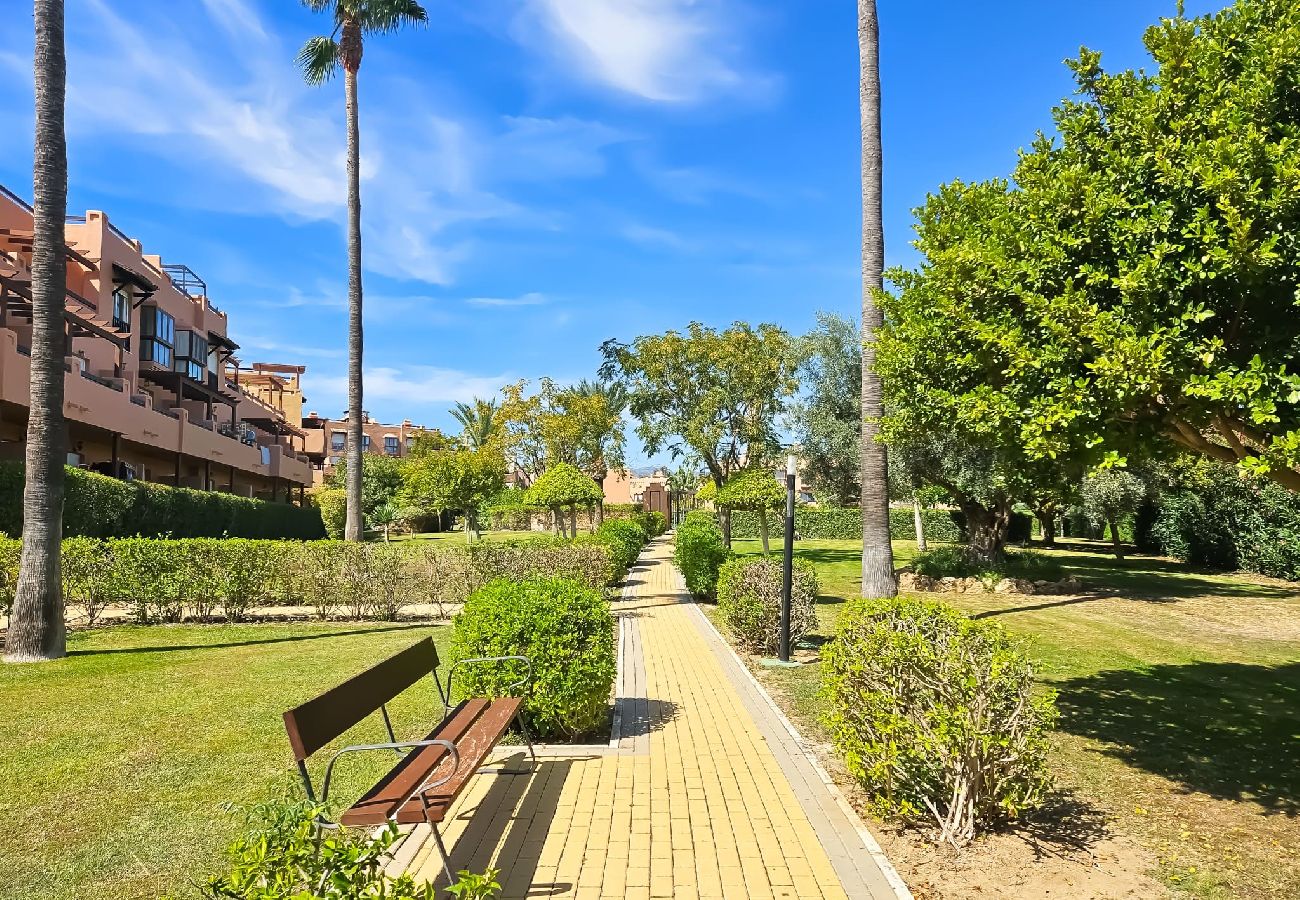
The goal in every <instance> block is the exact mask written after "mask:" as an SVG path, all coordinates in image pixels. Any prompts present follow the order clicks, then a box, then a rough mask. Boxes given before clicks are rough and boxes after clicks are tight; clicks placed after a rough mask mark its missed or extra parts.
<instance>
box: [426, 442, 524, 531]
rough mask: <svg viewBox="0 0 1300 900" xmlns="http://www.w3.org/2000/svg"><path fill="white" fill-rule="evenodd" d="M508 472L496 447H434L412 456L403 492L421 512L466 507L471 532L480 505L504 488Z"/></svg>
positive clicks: (464, 508)
mask: <svg viewBox="0 0 1300 900" xmlns="http://www.w3.org/2000/svg"><path fill="white" fill-rule="evenodd" d="M505 475H506V463H505V459H504V457H502V456H501V454H500V453H499V452H497V451H496V450H494V449H491V448H488V449H484V450H433V451H430V452H428V453H424V454H421V455H419V456H414V457H411V458H410V460H409V462H408V463H407V466H406V478H405V482H404V485H403V489H402V495H401V496H402V500H403V502H405V503H406V504H408V505H410V506H413V507H415V508H417V509H419V510H420V511H421V512H440V511H443V510H462V511H463V512H464V513H465V532H466V535H467V536H469V535H470V534H472V533H473V532H474V531H476V530H477V521H476V516H477V513H478V509H479V507H480V506H482V505H484V504H485V503H487V502H488V501H490V500H491V499H492V498H493V497H495V496H497V494H498V493H500V492H501V490H502V488H503V487H504V485H505Z"/></svg>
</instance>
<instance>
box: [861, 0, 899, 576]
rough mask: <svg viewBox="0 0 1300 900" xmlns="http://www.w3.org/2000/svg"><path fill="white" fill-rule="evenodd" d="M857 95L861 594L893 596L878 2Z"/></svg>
mask: <svg viewBox="0 0 1300 900" xmlns="http://www.w3.org/2000/svg"><path fill="white" fill-rule="evenodd" d="M858 58H859V70H858V88H859V89H858V97H859V104H860V108H861V119H862V394H861V398H860V399H861V406H862V408H861V410H860V420H861V422H862V435H861V438H860V441H861V448H862V450H861V476H860V482H861V485H860V496H861V507H862V595H863V596H864V597H893V596H896V595H897V594H898V581H897V579H895V578H894V550H893V544H892V543H891V542H890V537H889V466H888V465H887V460H886V452H885V445H884V444H883V443H882V442H881V440H880V437H881V435H880V418H881V416H882V415H883V414H884V411H885V407H884V404H885V397H884V388H883V386H882V384H881V374H880V370H879V369H878V368H877V367H876V338H877V335H878V334H879V332H880V328H881V326H882V325H883V324H884V317H883V314H882V312H881V309H880V306H879V305H878V303H877V297H878V296H879V294H880V293H881V291H882V290H883V289H884V270H885V220H884V213H883V204H884V187H885V168H884V150H883V146H882V142H881V136H880V22H879V19H878V17H877V15H876V0H858Z"/></svg>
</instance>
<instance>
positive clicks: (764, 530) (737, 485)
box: [718, 468, 786, 554]
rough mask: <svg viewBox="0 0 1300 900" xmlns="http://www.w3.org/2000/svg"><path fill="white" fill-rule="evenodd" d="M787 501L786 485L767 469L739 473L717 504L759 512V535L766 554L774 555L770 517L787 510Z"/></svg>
mask: <svg viewBox="0 0 1300 900" xmlns="http://www.w3.org/2000/svg"><path fill="white" fill-rule="evenodd" d="M785 499H786V498H785V485H783V484H781V482H779V481H777V480H776V476H775V475H774V474H773V472H772V470H771V469H767V468H752V469H745V470H744V471H741V472H737V473H736V474H735V475H733V476H731V477H730V478H729V479H727V483H726V484H724V485H723V486H722V487H721V489H719V491H718V505H719V506H721V507H722V508H723V509H749V510H753V511H754V512H756V513H758V533H759V536H760V537H761V538H762V540H763V552H764V553H765V554H766V553H769V552H771V547H770V546H769V545H768V527H767V515H768V513H770V512H774V511H776V510H779V509H782V508H784V507H785Z"/></svg>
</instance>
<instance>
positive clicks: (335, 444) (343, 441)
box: [330, 431, 348, 453]
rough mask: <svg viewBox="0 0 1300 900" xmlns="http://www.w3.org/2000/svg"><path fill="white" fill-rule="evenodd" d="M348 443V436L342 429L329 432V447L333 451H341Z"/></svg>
mask: <svg viewBox="0 0 1300 900" xmlns="http://www.w3.org/2000/svg"><path fill="white" fill-rule="evenodd" d="M347 445H348V436H347V435H346V434H345V433H344V432H342V431H331V432H330V449H331V450H333V451H334V452H335V453H339V452H341V451H342V450H343V449H344V448H345V447H347Z"/></svg>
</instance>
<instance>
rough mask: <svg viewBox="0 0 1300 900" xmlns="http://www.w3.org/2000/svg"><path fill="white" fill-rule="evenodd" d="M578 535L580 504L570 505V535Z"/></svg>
mask: <svg viewBox="0 0 1300 900" xmlns="http://www.w3.org/2000/svg"><path fill="white" fill-rule="evenodd" d="M577 536H578V504H576V503H575V504H573V505H572V506H570V507H569V537H571V538H576V537H577Z"/></svg>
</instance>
